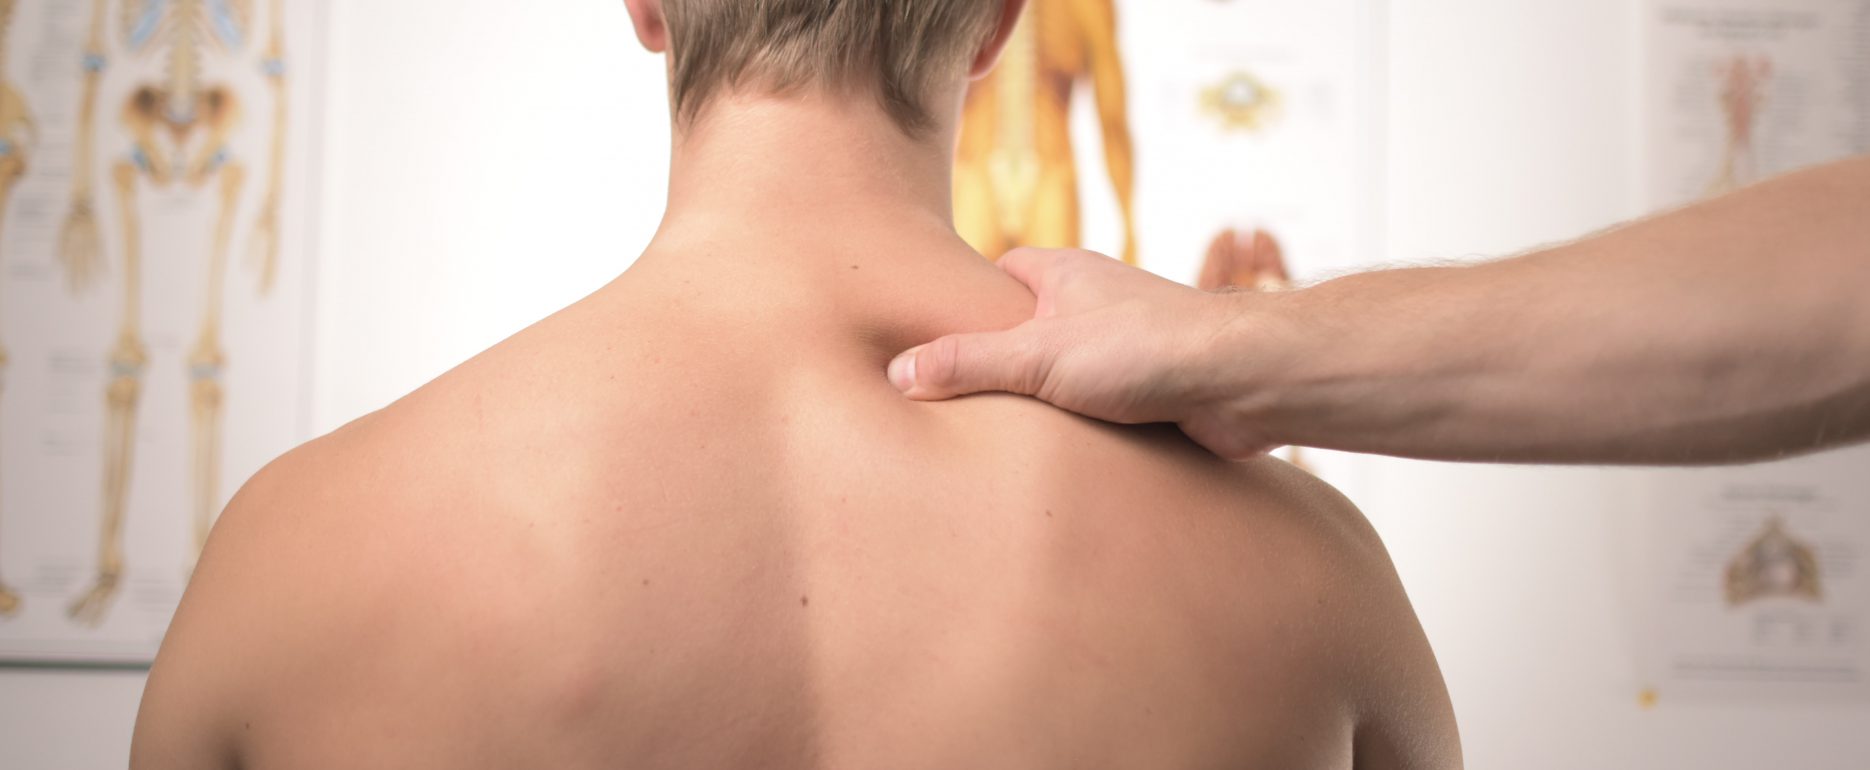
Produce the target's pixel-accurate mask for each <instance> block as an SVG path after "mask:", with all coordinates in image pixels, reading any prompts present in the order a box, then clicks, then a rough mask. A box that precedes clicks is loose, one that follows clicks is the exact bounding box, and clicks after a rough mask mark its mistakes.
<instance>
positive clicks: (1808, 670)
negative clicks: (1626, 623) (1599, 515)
mask: <svg viewBox="0 0 1870 770" xmlns="http://www.w3.org/2000/svg"><path fill="white" fill-rule="evenodd" d="M1866 467H1870V451H1866V450H1863V449H1856V450H1847V451H1843V452H1833V453H1830V454H1826V455H1821V456H1817V457H1810V458H1803V459H1798V460H1790V461H1786V462H1779V463H1773V464H1768V465H1760V466H1751V467H1745V468H1723V469H1712V470H1694V471H1687V470H1684V471H1668V472H1657V473H1655V474H1653V475H1652V476H1650V477H1649V478H1648V479H1647V480H1646V481H1645V482H1644V483H1645V484H1646V486H1647V493H1646V494H1645V495H1644V496H1643V498H1644V499H1645V501H1646V504H1645V507H1646V508H1647V511H1646V513H1645V514H1644V515H1645V517H1646V525H1647V527H1646V528H1647V531H1646V532H1645V533H1644V536H1643V537H1642V541H1643V545H1642V548H1641V551H1642V554H1643V558H1642V562H1641V568H1640V569H1639V570H1637V571H1636V572H1635V573H1634V574H1637V575H1639V576H1640V578H1639V580H1640V585H1641V589H1642V590H1641V592H1640V595H1639V596H1637V597H1635V598H1636V599H1637V603H1638V609H1639V612H1638V613H1637V616H1636V617H1637V628H1638V633H1639V635H1640V642H1641V643H1640V645H1639V649H1640V651H1641V653H1642V655H1641V661H1642V675H1643V686H1644V687H1645V688H1646V697H1649V698H1658V699H1660V700H1662V701H1667V700H1671V699H1680V698H1682V697H1690V698H1697V699H1705V698H1716V699H1743V700H1750V701H1759V700H1774V699H1782V700H1783V699H1801V700H1811V699H1821V700H1835V699H1866V698H1870V477H1866V476H1865V475H1864V472H1863V471H1864V469H1865V468H1866Z"/></svg>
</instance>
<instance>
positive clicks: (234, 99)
mask: <svg viewBox="0 0 1870 770" xmlns="http://www.w3.org/2000/svg"><path fill="white" fill-rule="evenodd" d="M321 6H322V4H321V3H316V2H312V1H311V0H0V13H3V14H4V19H5V21H6V22H7V23H6V25H5V26H3V27H0V30H4V32H0V34H4V38H3V39H0V45H3V47H0V52H3V54H0V81H3V82H4V83H5V89H4V92H3V93H4V96H5V99H4V101H0V118H3V120H0V132H3V133H0V201H4V203H5V205H4V207H0V347H3V348H4V350H5V354H6V355H5V364H4V366H5V368H4V372H3V374H4V390H3V391H0V660H4V661H14V662H69V663H102V664H130V665H135V664H140V663H147V662H148V661H149V660H150V659H151V658H152V657H153V656H154V653H155V650H156V646H157V644H158V642H159V641H160V639H161V637H162V634H163V632H164V630H165V629H166V628H167V626H168V621H169V617H170V615H171V614H172V613H173V611H174V609H175V605H176V602H177V600H178V599H179V598H180V596H181V593H182V590H183V587H184V586H185V585H186V583H187V578H188V575H189V573H190V572H191V570H192V568H193V565H194V561H195V557H196V555H197V554H198V553H199V549H200V547H201V543H202V541H203V539H204V538H205V536H206V533H207V531H208V529H209V527H210V526H211V524H212V523H213V519H214V517H215V516H216V515H217V514H218V512H219V511H220V510H221V508H222V507H224V506H225V505H226V503H227V501H228V499H229V497H230V496H231V495H232V493H233V491H234V490H235V489H236V488H237V487H238V486H239V485H240V484H241V483H242V482H243V481H245V480H246V479H247V478H248V477H249V476H251V475H252V473H253V472H254V471H256V470H257V469H258V468H259V466H260V465H261V464H262V463H264V462H266V461H267V460H270V459H271V458H273V457H275V456H277V455H279V454H280V453H282V452H283V451H285V450H287V449H289V448H291V446H293V445H294V444H295V443H296V442H297V441H299V440H301V439H302V438H303V437H304V429H305V425H304V415H305V412H306V409H305V405H306V401H307V399H306V396H307V375H308V372H307V361H308V355H307V353H308V348H307V345H306V342H307V332H308V330H309V327H308V324H307V318H306V314H307V311H308V309H309V303H308V291H309V283H308V279H309V277H310V274H311V273H310V267H311V266H310V258H311V254H312V250H311V248H310V246H311V239H312V233H313V228H312V209H313V204H314V198H315V189H316V188H315V185H316V182H317V180H316V179H315V177H314V173H315V169H316V164H315V160H316V159H315V157H314V148H315V139H316V137H315V136H314V135H313V132H312V130H311V127H312V126H313V125H314V124H315V121H314V120H313V119H312V118H313V117H314V116H315V114H316V110H315V107H316V105H315V104H314V99H315V96H316V94H317V85H318V84H317V83H316V82H315V81H314V79H313V77H312V75H313V74H314V73H316V72H317V71H318V67H317V66H316V64H317V57H318V56H319V54H320V52H321V51H320V47H321V45H322V42H321V14H322V11H321Z"/></svg>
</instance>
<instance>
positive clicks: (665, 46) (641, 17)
mask: <svg viewBox="0 0 1870 770" xmlns="http://www.w3.org/2000/svg"><path fill="white" fill-rule="evenodd" d="M623 4H624V6H625V7H627V8H629V9H630V21H631V22H632V23H634V24H635V25H636V39H637V40H640V41H642V43H643V47H644V48H647V49H649V52H650V53H666V52H667V51H668V50H669V25H668V24H667V23H666V22H664V21H663V19H662V0H623Z"/></svg>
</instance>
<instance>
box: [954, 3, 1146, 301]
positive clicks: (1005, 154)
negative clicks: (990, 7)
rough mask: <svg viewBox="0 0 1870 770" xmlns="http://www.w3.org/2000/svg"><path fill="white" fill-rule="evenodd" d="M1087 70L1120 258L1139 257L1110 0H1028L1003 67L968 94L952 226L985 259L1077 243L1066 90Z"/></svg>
mask: <svg viewBox="0 0 1870 770" xmlns="http://www.w3.org/2000/svg"><path fill="white" fill-rule="evenodd" d="M1087 78H1088V79H1089V80H1090V81H1091V85H1092V87H1093V89H1094V91H1095V92H1096V96H1097V112H1098V118H1099V120H1100V122H1101V123H1102V125H1103V131H1104V159H1105V163H1106V164H1107V165H1108V166H1109V168H1110V181H1111V185H1112V186H1113V187H1115V188H1116V195H1117V205H1118V207H1119V208H1120V209H1121V210H1122V213H1123V222H1124V245H1123V261H1125V262H1128V263H1130V264H1136V261H1137V259H1136V213H1135V212H1136V207H1135V184H1136V183H1135V178H1136V175H1135V159H1134V156H1133V153H1132V144H1131V140H1130V126H1129V118H1128V116H1127V114H1126V113H1127V112H1128V106H1127V105H1128V98H1127V97H1126V96H1125V86H1124V77H1123V62H1122V59H1121V58H1120V57H1119V56H1118V53H1117V19H1116V12H1115V10H1114V9H1113V8H1112V0H1033V3H1032V5H1031V7H1030V8H1029V9H1028V10H1027V11H1026V15H1025V17H1024V18H1023V19H1022V20H1021V21H1020V23H1019V26H1018V27H1017V28H1016V29H1015V31H1014V33H1013V37H1012V40H1011V41H1010V42H1009V44H1008V46H1007V51H1006V54H1005V55H1004V57H1003V58H1002V59H1001V62H1000V66H999V67H997V68H995V69H994V71H993V72H992V73H991V74H989V75H988V76H987V77H986V78H984V79H982V80H980V81H979V82H977V83H975V84H974V87H973V88H972V89H971V90H970V91H969V92H968V97H967V104H966V107H965V108H964V111H963V113H962V117H961V148H960V154H959V155H958V157H957V159H956V162H955V179H954V181H955V226H956V228H957V229H958V230H959V231H960V232H961V235H962V237H963V238H965V239H967V242H968V243H969V245H972V246H973V247H974V248H975V249H976V250H978V251H980V252H981V253H982V254H985V255H987V256H988V257H989V258H992V259H999V258H1000V257H1001V256H1002V255H1004V254H1005V253H1006V252H1008V251H1010V250H1012V249H1015V248H1019V247H1022V246H1037V247H1044V248H1061V247H1077V246H1079V245H1081V244H1080V239H1081V237H1082V231H1081V229H1080V227H1079V209H1078V169H1077V164H1076V163H1075V162H1074V159H1073V155H1072V143H1071V98H1072V89H1073V87H1074V86H1076V85H1077V83H1078V81H1080V80H1083V79H1087Z"/></svg>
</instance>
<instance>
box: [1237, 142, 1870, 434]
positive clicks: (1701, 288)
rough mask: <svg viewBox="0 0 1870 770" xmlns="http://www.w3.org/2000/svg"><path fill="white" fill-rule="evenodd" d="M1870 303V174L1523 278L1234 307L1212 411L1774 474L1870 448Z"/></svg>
mask: <svg viewBox="0 0 1870 770" xmlns="http://www.w3.org/2000/svg"><path fill="white" fill-rule="evenodd" d="M1866 294H1870V160H1857V161H1851V162H1847V163H1842V164H1837V165H1834V166H1831V167H1828V168H1824V169H1819V170H1815V171H1810V172H1805V173H1802V174H1797V175H1793V176H1789V177H1785V178H1782V179H1779V180H1775V181H1772V182H1768V183H1765V184H1762V185H1759V186H1757V187H1754V188H1751V189H1748V190H1744V191H1741V192H1739V193H1736V194H1735V195H1732V196H1729V197H1727V198H1723V199H1719V200H1715V201H1710V202H1708V203H1704V204H1700V205H1698V206H1694V207H1691V208H1688V209H1684V210H1681V211H1678V212H1674V213H1671V214H1667V215H1663V216H1660V217H1657V218H1655V219H1651V220H1648V221H1644V222H1641V223H1637V224H1634V225H1631V226H1628V227H1625V228H1622V229H1619V230H1616V231H1613V232H1610V233H1607V234H1604V235H1601V236H1598V237H1595V238H1591V239H1587V240H1584V241H1580V242H1578V243H1575V244H1571V245H1568V246H1563V247H1559V248H1556V249H1552V250H1548V251H1544V252H1539V253H1535V254H1530V255H1527V256H1524V257H1519V258H1515V259H1510V260H1504V261H1501V262H1496V263H1491V264H1484V265H1478V266H1473V267H1461V268H1426V269H1410V270H1394V271H1385V272H1377V273H1368V274H1364V275H1357V276H1351V277H1347V278H1343V279H1340V280H1337V281H1332V282H1328V283H1325V284H1320V285H1318V286H1316V287H1313V288H1309V289H1305V290H1301V291H1297V292H1292V293H1290V294H1286V295H1271V296H1254V295H1243V296H1241V297H1240V298H1238V301H1239V302H1240V313H1241V316H1242V318H1241V320H1240V321H1238V322H1236V323H1233V324H1231V325H1230V326H1229V330H1228V331H1226V332H1224V333H1222V334H1221V335H1218V336H1217V338H1216V343H1215V344H1216V345H1217V346H1220V347H1222V348H1225V350H1224V351H1217V352H1216V355H1215V358H1216V359H1217V360H1226V361H1231V362H1232V363H1231V364H1226V365H1223V370H1224V375H1223V377H1222V378H1221V379H1220V380H1217V381H1216V383H1215V385H1214V386H1213V387H1212V388H1211V389H1210V390H1209V391H1208V393H1209V396H1210V397H1211V398H1213V399H1216V400H1217V401H1222V402H1224V406H1223V408H1225V409H1228V410H1231V411H1233V412H1235V417H1234V419H1237V420H1239V421H1240V422H1241V423H1242V424H1251V425H1254V426H1256V427H1257V428H1258V429H1259V430H1261V431H1263V432H1265V433H1266V434H1267V435H1269V436H1270V437H1271V438H1273V439H1277V440H1279V441H1282V442H1289V443H1295V444H1302V445H1307V446H1319V447H1327V448H1337V449H1346V450H1352V451H1363V452H1375V453H1383V454H1394V455H1401V456H1411V457H1423V458H1431V459H1457V460H1482V461H1494V460H1498V461H1516V462H1559V463H1638V464H1696V463H1710V462H1728V461H1741V460H1753V459H1764V458H1770V457H1776V456H1781V455H1785V454H1793V453H1798V452H1803V451H1809V450H1814V449H1819V448H1825V447H1829V446H1835V445H1839V444H1843V443H1848V442H1851V441H1854V440H1861V439H1863V438H1865V437H1870V310H1867V308H1870V298H1866ZM1229 390H1231V391H1232V392H1233V393H1234V394H1235V395H1231V396H1228V395H1224V394H1225V393H1227V392H1228V391H1229Z"/></svg>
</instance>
